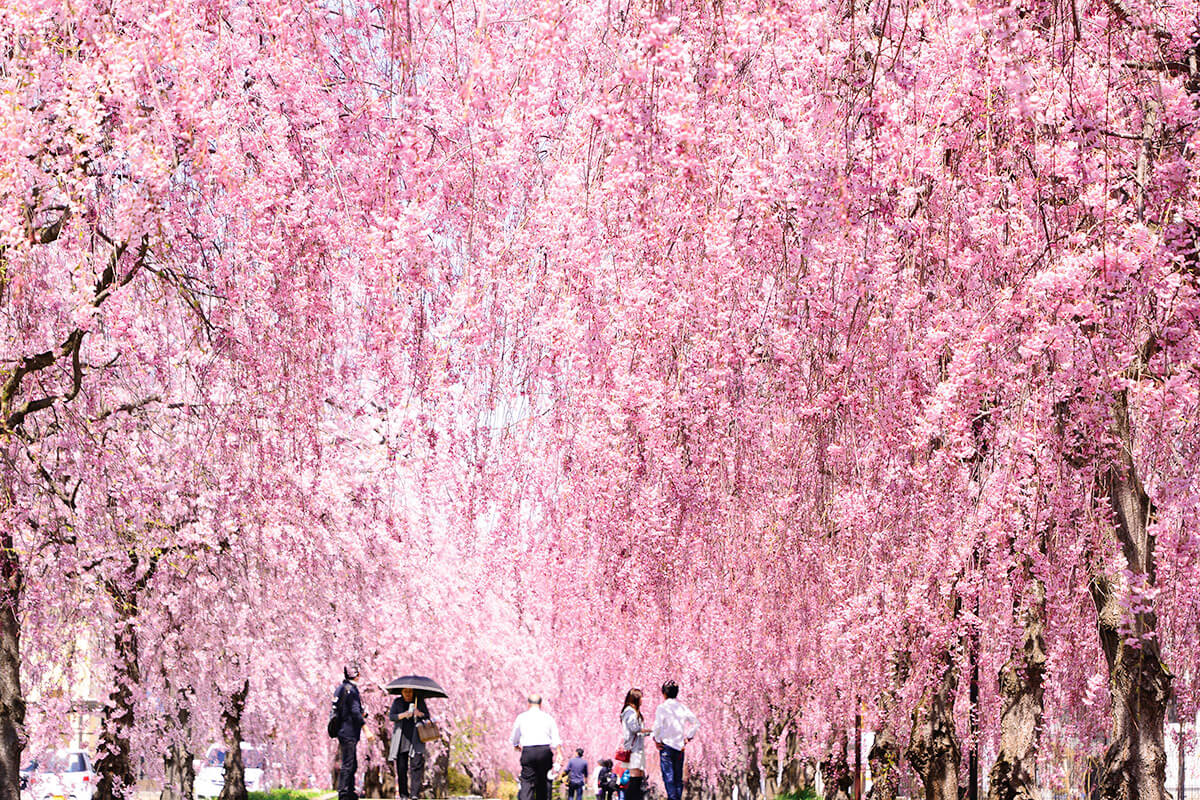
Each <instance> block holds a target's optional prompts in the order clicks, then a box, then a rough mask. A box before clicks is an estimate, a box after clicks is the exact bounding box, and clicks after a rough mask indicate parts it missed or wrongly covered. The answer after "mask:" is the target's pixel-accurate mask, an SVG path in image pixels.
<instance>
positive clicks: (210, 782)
mask: <svg viewBox="0 0 1200 800" xmlns="http://www.w3.org/2000/svg"><path fill="white" fill-rule="evenodd" d="M266 766H267V758H266V753H265V752H264V751H263V750H262V748H260V747H255V746H254V745H251V744H246V743H245V742H242V767H243V768H244V769H245V772H246V791H248V792H259V791H263V790H264V789H267V788H270V787H269V786H268V784H267V780H266V777H265V773H266ZM224 786H225V745H221V744H214V745H210V746H209V748H208V752H206V753H205V754H204V763H203V765H202V766H201V767H200V769H199V770H197V771H196V782H195V794H196V797H197V798H215V797H217V796H219V795H220V794H221V789H222V787H224ZM35 800H40V798H35Z"/></svg>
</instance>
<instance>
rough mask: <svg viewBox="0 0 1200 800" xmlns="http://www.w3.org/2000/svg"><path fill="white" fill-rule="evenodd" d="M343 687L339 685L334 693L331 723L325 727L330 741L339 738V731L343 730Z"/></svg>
mask: <svg viewBox="0 0 1200 800" xmlns="http://www.w3.org/2000/svg"><path fill="white" fill-rule="evenodd" d="M342 685H343V684H338V687H337V690H336V691H334V693H333V707H332V708H330V709H329V723H328V724H327V725H326V726H325V732H326V733H328V734H329V738H330V739H336V738H338V731H340V730H341V728H342V710H341V708H340V707H339V706H340V705H341V701H342Z"/></svg>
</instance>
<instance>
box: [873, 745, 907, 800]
mask: <svg viewBox="0 0 1200 800" xmlns="http://www.w3.org/2000/svg"><path fill="white" fill-rule="evenodd" d="M867 764H868V765H870V767H871V791H869V792H867V800H896V793H897V792H898V791H899V789H900V743H899V742H898V741H896V736H895V734H893V733H892V731H891V730H890V729H889V728H886V727H881V728H879V729H878V730H876V731H875V741H874V743H873V744H872V745H871V750H870V752H868V753H867Z"/></svg>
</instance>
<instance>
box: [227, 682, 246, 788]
mask: <svg viewBox="0 0 1200 800" xmlns="http://www.w3.org/2000/svg"><path fill="white" fill-rule="evenodd" d="M248 694H250V680H249V679H248V678H247V679H246V680H245V681H243V682H242V688H241V689H238V690H236V691H235V692H234V693H233V694H231V695H230V696H229V705H228V706H227V707H226V708H225V709H224V710H223V711H222V712H221V729H222V731H223V732H224V734H225V785H223V786H222V787H221V797H220V800H246V767H245V765H244V764H243V763H242V712H243V711H245V710H246V695H248Z"/></svg>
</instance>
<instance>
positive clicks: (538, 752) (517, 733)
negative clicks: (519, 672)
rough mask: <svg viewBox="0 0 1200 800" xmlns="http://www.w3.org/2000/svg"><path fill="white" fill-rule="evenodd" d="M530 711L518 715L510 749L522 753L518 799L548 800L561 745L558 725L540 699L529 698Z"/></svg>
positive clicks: (538, 696) (539, 697)
mask: <svg viewBox="0 0 1200 800" xmlns="http://www.w3.org/2000/svg"><path fill="white" fill-rule="evenodd" d="M528 700H529V708H527V709H526V710H525V711H523V712H521V713H520V714H518V715H517V721H516V723H515V724H514V725H513V732H512V746H513V749H515V750H517V751H519V752H520V753H521V788H520V790H519V791H518V793H517V797H518V798H519V800H549V797H550V769H551V768H552V767H553V766H554V755H555V751H556V750H557V749H558V748H559V747H560V746H561V745H562V740H561V739H559V737H558V723H556V722H555V721H554V717H552V716H550V715H549V714H547V713H546V712H545V711H543V710H542V697H541V695H538V694H531V695H529V698H528Z"/></svg>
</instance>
